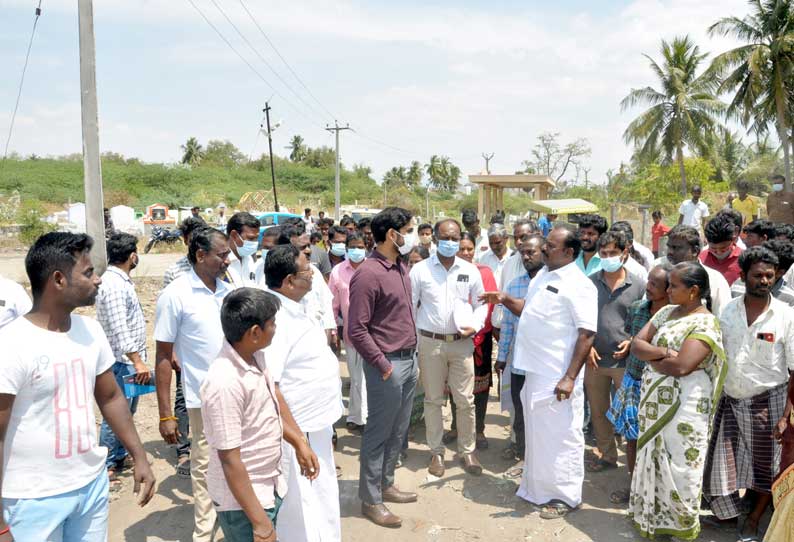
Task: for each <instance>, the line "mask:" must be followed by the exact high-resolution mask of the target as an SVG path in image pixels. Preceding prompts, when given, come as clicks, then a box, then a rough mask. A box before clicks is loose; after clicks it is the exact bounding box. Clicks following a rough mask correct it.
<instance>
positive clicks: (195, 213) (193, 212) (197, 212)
mask: <svg viewBox="0 0 794 542" xmlns="http://www.w3.org/2000/svg"><path fill="white" fill-rule="evenodd" d="M190 216H191V218H195V219H196V220H201V221H202V222H204V219H203V218H202V217H201V209H200V208H199V206H198V205H195V206H193V207H191V209H190Z"/></svg>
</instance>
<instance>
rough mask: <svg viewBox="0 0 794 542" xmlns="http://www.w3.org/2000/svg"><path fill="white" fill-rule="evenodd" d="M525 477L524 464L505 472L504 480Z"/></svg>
mask: <svg viewBox="0 0 794 542" xmlns="http://www.w3.org/2000/svg"><path fill="white" fill-rule="evenodd" d="M522 476H524V463H523V462H522V463H521V464H520V465H515V466H513V467H510V468H509V469H507V471H505V473H504V475H503V478H505V479H507V480H517V479H519V478H521V477H522Z"/></svg>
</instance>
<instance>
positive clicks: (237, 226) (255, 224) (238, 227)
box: [226, 211, 262, 235]
mask: <svg viewBox="0 0 794 542" xmlns="http://www.w3.org/2000/svg"><path fill="white" fill-rule="evenodd" d="M261 225H262V223H261V222H259V219H258V218H257V217H255V216H254V215H252V214H251V213H249V212H246V211H240V212H239V213H234V214H233V215H232V216H231V218H230V219H229V222H227V223H226V234H227V235H231V233H232V232H233V231H236V232H237V233H240V234H242V233H243V228H244V227H246V226H248V227H249V228H256V229H257V230H258V229H259V227H260V226H261Z"/></svg>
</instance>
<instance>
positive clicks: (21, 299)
mask: <svg viewBox="0 0 794 542" xmlns="http://www.w3.org/2000/svg"><path fill="white" fill-rule="evenodd" d="M31 308H33V304H32V303H31V302H30V298H29V297H28V293H27V292H26V291H25V288H23V287H22V286H21V285H19V284H17V283H16V282H14V281H13V280H10V279H7V278H3V277H0V329H2V328H3V326H5V325H6V324H8V323H10V322H12V321H13V320H15V319H16V318H18V317H20V316H22V315H23V314H27V313H28V312H30V309H31Z"/></svg>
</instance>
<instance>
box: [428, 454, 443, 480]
mask: <svg viewBox="0 0 794 542" xmlns="http://www.w3.org/2000/svg"><path fill="white" fill-rule="evenodd" d="M427 472H429V473H430V474H432V475H433V476H435V477H436V478H441V477H442V476H444V457H443V456H441V455H438V454H433V457H432V458H431V459H430V466H429V467H427Z"/></svg>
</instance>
